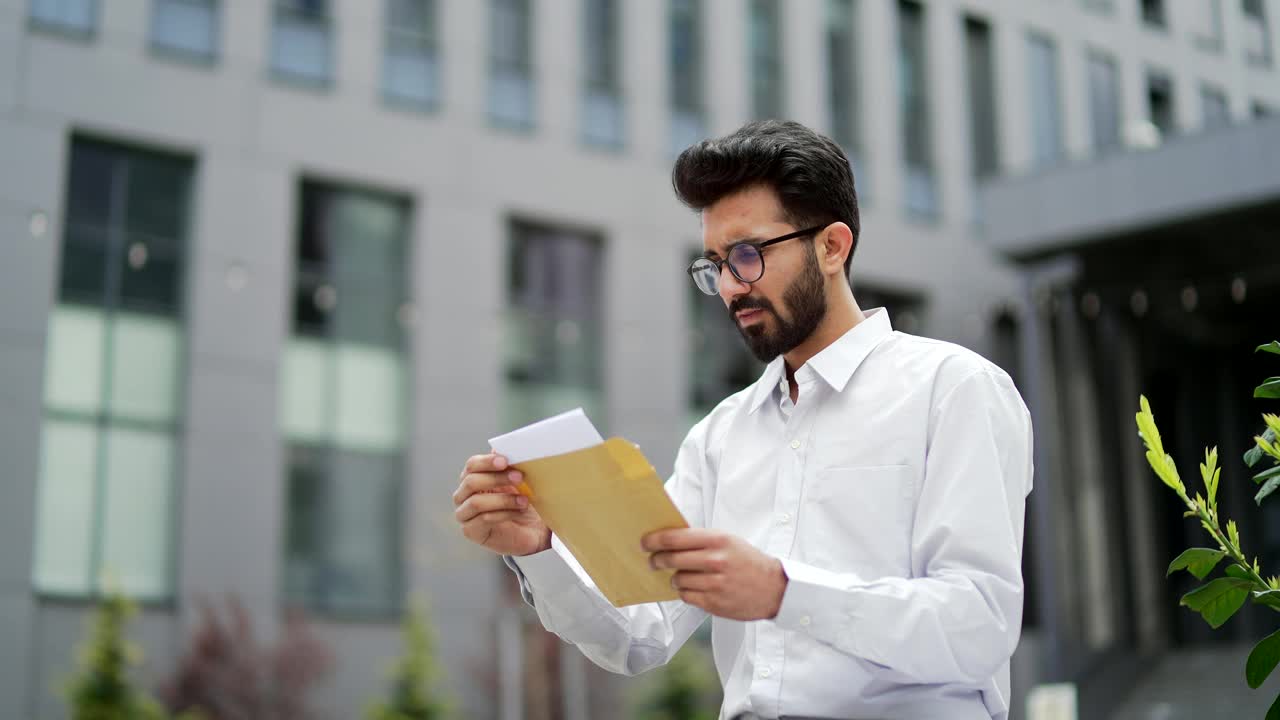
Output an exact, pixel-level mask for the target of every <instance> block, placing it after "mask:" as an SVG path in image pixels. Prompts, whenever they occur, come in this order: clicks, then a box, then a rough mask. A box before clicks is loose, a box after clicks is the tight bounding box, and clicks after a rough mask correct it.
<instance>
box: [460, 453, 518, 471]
mask: <svg viewBox="0 0 1280 720" xmlns="http://www.w3.org/2000/svg"><path fill="white" fill-rule="evenodd" d="M506 469H507V459H506V458H505V457H503V456H501V455H499V454H498V453H493V452H490V453H485V454H484V455H472V456H471V457H469V458H467V464H466V466H465V467H464V469H463V474H464V475H466V474H470V473H487V472H501V471H503V470H506Z"/></svg>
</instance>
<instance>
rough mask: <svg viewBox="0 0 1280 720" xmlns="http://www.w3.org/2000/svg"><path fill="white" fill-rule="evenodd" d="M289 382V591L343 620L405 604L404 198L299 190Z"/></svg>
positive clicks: (285, 400)
mask: <svg viewBox="0 0 1280 720" xmlns="http://www.w3.org/2000/svg"><path fill="white" fill-rule="evenodd" d="M299 200H300V203H299V213H298V239H297V246H296V271H295V277H294V288H293V290H294V293H293V330H292V335H291V337H290V338H289V341H288V346H287V348H286V352H285V358H284V369H283V372H282V383H281V408H282V412H281V424H282V430H283V433H284V437H285V440H286V443H287V453H288V454H287V460H288V478H287V481H288V523H287V536H286V543H285V544H286V547H285V595H286V597H287V598H288V600H289V601H290V602H293V603H298V604H300V605H302V606H304V607H307V608H310V609H312V610H318V611H322V612H327V613H332V614H338V615H357V616H359V615H372V616H382V615H387V614H393V613H395V612H397V611H398V609H399V607H400V600H401V594H402V593H401V590H402V581H401V561H400V548H401V531H400V528H401V521H400V518H401V507H402V501H403V499H404V475H405V459H404V447H405V435H406V427H407V425H408V422H407V415H408V409H407V404H406V403H407V398H408V397H409V393H410V383H409V380H408V373H407V369H406V368H407V362H406V352H405V347H406V345H407V338H406V329H405V326H406V325H407V324H408V322H409V320H410V319H411V317H412V312H413V310H412V305H411V304H410V297H409V284H408V276H407V273H406V271H405V267H406V265H407V264H408V259H409V258H408V252H407V246H408V235H409V230H408V225H409V214H410V207H409V202H408V201H407V200H405V199H403V198H400V197H397V196H393V195H387V194H383V193H377V192H369V191H365V190H357V189H352V188H348V187H342V186H337V185H329V184H322V183H314V182H304V183H303V184H302V186H301V191H300V197H299Z"/></svg>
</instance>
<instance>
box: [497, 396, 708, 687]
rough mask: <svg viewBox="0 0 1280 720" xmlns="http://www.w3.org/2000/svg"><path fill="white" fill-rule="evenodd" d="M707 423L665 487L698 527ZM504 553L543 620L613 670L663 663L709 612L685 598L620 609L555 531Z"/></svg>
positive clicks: (702, 521) (690, 440)
mask: <svg viewBox="0 0 1280 720" xmlns="http://www.w3.org/2000/svg"><path fill="white" fill-rule="evenodd" d="M706 425H707V421H706V420H704V421H703V422H701V423H699V424H698V425H697V426H695V427H694V428H693V430H691V431H690V432H689V435H688V436H687V437H686V438H685V441H684V443H683V444H682V445H681V447H680V451H679V453H678V454H677V456H676V463H675V470H674V472H673V473H672V475H671V477H670V479H668V480H667V483H666V490H667V494H669V495H670V496H671V499H672V501H673V502H674V503H675V505H676V507H677V508H678V509H679V510H680V512H681V514H683V515H684V517H685V519H686V520H688V521H689V524H690V525H692V526H694V527H705V526H706V518H705V517H704V512H703V508H704V507H707V503H706V501H705V499H704V497H703V481H704V478H705V476H706V471H707V468H706V462H705V458H706V454H705V450H704V448H705V445H706ZM503 560H504V562H506V564H507V566H508V567H510V568H511V569H512V570H513V571H514V572H515V573H516V575H517V577H518V578H519V579H520V593H521V595H522V596H523V597H524V599H525V602H528V603H529V604H530V605H532V606H533V608H534V609H535V610H536V611H537V613H538V618H539V619H540V620H541V621H542V625H543V627H545V628H546V629H547V630H549V631H551V632H553V633H555V634H556V635H558V636H560V638H561V639H563V640H565V641H566V642H569V643H572V644H574V645H576V646H578V648H579V649H580V650H581V651H582V653H583V654H584V655H586V656H587V657H588V658H590V659H591V660H592V662H594V663H596V664H597V665H599V666H600V667H602V668H604V669H606V670H609V671H611V672H616V673H622V674H625V675H635V674H637V673H641V672H644V671H646V670H650V669H652V668H655V667H658V666H659V665H663V664H665V663H666V662H667V661H668V660H670V659H671V657H672V656H673V655H675V653H676V651H678V650H679V649H680V648H681V646H683V645H684V643H685V641H686V640H688V639H689V636H690V635H692V634H693V632H694V631H695V630H697V628H698V626H699V625H701V624H702V622H703V621H704V620H705V619H706V617H707V614H706V612H704V611H703V610H700V609H698V608H696V607H694V606H692V605H688V604H686V603H684V602H683V601H680V600H671V601H667V602H662V603H645V604H640V605H631V606H628V607H624V608H615V607H614V606H613V605H612V604H611V603H610V602H609V601H608V600H607V599H606V598H605V597H604V595H603V594H601V592H600V591H599V589H597V588H596V586H595V584H594V583H593V582H592V581H591V578H590V576H588V575H587V574H586V572H585V571H584V570H582V567H581V565H579V564H578V562H577V560H575V559H574V557H573V555H572V554H571V553H570V552H569V550H568V548H566V547H565V546H564V544H563V543H562V542H560V539H559V538H557V537H555V536H552V547H551V549H550V550H544V551H543V552H540V553H536V554H534V555H527V556H524V557H517V558H513V557H504V558H503Z"/></svg>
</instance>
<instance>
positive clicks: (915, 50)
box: [898, 0, 939, 218]
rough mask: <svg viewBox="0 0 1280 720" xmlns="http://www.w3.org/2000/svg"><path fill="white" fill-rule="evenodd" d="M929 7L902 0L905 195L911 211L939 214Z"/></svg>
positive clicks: (900, 47) (900, 78) (900, 94)
mask: <svg viewBox="0 0 1280 720" xmlns="http://www.w3.org/2000/svg"><path fill="white" fill-rule="evenodd" d="M924 13H925V9H924V7H923V6H922V5H921V4H920V3H918V2H910V1H908V0H899V2H898V103H899V107H900V110H901V115H902V123H903V130H902V159H903V162H904V164H905V165H906V170H905V172H904V173H903V198H904V205H905V207H906V210H907V212H908V213H909V214H911V215H918V216H922V217H930V218H931V217H935V216H936V215H937V214H938V210H939V208H938V206H939V199H938V185H937V178H936V177H935V175H934V171H933V165H934V161H933V139H932V134H933V127H932V125H931V122H930V119H929V114H930V110H929V96H928V87H929V83H928V73H927V68H928V56H927V52H926V44H925V22H924V20H925V17H924Z"/></svg>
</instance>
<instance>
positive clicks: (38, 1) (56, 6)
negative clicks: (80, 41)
mask: <svg viewBox="0 0 1280 720" xmlns="http://www.w3.org/2000/svg"><path fill="white" fill-rule="evenodd" d="M29 17H30V19H31V24H32V25H33V26H35V27H39V28H44V29H48V30H58V31H60V32H66V33H71V34H73V35H91V34H93V31H94V28H95V27H96V26H97V23H98V2H97V0H31V5H30V15H29Z"/></svg>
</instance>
